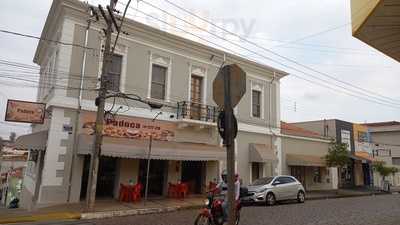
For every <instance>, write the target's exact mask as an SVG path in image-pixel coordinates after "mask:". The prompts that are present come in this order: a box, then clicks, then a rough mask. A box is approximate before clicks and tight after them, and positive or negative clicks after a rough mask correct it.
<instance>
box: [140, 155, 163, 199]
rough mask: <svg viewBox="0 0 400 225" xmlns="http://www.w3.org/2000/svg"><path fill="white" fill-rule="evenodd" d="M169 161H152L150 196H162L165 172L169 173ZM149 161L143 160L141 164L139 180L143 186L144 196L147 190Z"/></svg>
mask: <svg viewBox="0 0 400 225" xmlns="http://www.w3.org/2000/svg"><path fill="white" fill-rule="evenodd" d="M166 162H167V161H165V160H150V171H149V188H148V195H149V196H160V195H163V192H164V186H165V185H164V181H165V177H166V175H165V171H167V167H166V166H167V163H166ZM146 173H147V160H146V159H141V160H140V163H139V180H140V183H142V184H143V187H144V188H143V194H144V190H145V189H146Z"/></svg>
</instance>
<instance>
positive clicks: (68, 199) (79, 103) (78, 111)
mask: <svg viewBox="0 0 400 225" xmlns="http://www.w3.org/2000/svg"><path fill="white" fill-rule="evenodd" d="M91 22H92V21H91V20H90V19H88V21H87V23H88V24H87V27H86V31H85V45H84V47H85V48H84V49H83V57H82V69H81V74H80V80H79V87H80V88H79V96H78V109H77V111H76V112H77V114H76V118H75V124H74V127H73V129H74V143H73V148H72V157H71V167H70V170H69V180H68V196H67V201H68V202H70V201H71V190H72V174H73V169H74V162H75V159H76V153H77V151H78V143H77V139H78V136H79V133H78V126H79V122H80V114H81V111H82V91H83V90H82V89H83V79H84V77H85V75H84V73H85V69H86V57H87V52H86V51H87V50H86V46H87V45H88V39H89V38H88V36H89V29H90V25H91Z"/></svg>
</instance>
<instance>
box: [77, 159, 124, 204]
mask: <svg viewBox="0 0 400 225" xmlns="http://www.w3.org/2000/svg"><path fill="white" fill-rule="evenodd" d="M89 167H90V156H88V155H86V156H85V159H84V163H83V174H82V185H81V199H85V198H86V191H87V186H88V180H89ZM116 169H117V160H116V158H112V157H104V156H101V157H100V162H99V170H98V176H97V188H96V198H97V197H99V198H113V197H114V187H115V176H116Z"/></svg>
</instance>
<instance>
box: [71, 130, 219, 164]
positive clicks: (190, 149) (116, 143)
mask: <svg viewBox="0 0 400 225" xmlns="http://www.w3.org/2000/svg"><path fill="white" fill-rule="evenodd" d="M93 143H94V137H93V136H91V135H80V136H79V150H78V154H90V153H91V152H92V150H93ZM148 152H149V140H141V139H128V138H115V137H104V138H103V144H102V147H101V155H104V156H110V157H120V158H137V159H147V157H148ZM150 158H151V159H162V160H177V161H217V160H225V158H226V152H225V151H224V149H223V148H222V147H220V146H217V145H208V144H200V143H188V142H174V141H155V140H153V142H152V148H151V155H150Z"/></svg>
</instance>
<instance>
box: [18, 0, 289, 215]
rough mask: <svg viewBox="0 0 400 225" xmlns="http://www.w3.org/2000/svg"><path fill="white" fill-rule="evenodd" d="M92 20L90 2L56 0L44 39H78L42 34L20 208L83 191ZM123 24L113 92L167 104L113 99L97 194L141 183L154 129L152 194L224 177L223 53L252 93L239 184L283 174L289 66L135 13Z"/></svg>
mask: <svg viewBox="0 0 400 225" xmlns="http://www.w3.org/2000/svg"><path fill="white" fill-rule="evenodd" d="M88 19H89V14H88V5H86V4H85V3H83V2H81V1H77V0H56V1H54V2H53V4H52V6H51V9H50V12H49V14H48V17H47V20H46V23H45V25H44V28H43V32H42V38H43V39H50V40H56V41H60V42H64V43H74V44H75V46H67V45H62V44H55V43H54V42H46V41H40V42H39V45H38V47H37V50H36V54H35V57H34V62H35V63H37V64H38V65H40V68H41V73H40V82H41V83H40V85H39V86H40V88H39V91H38V96H37V101H38V102H43V103H46V107H47V112H48V115H47V116H46V119H45V123H44V124H42V125H33V127H32V130H33V133H32V134H30V135H26V136H24V137H20V138H19V139H18V142H19V144H21V145H23V146H25V148H26V149H29V150H30V154H31V155H32V156H33V157H30V158H32V160H30V161H29V163H28V168H27V172H26V174H25V177H24V185H23V197H24V198H23V199H22V202H21V205H22V206H23V207H26V208H31V207H33V206H44V205H51V204H59V203H65V202H78V201H81V200H83V199H84V198H85V195H86V186H87V179H88V168H89V159H90V154H91V151H92V143H93V136H92V134H93V124H94V121H95V110H96V107H95V104H94V100H95V97H96V96H97V91H96V90H95V89H96V88H97V87H98V78H99V75H100V71H101V61H102V51H101V49H102V48H103V43H104V37H103V34H102V28H104V24H103V23H102V22H93V23H92V24H91V26H90V28H89V29H87V25H88V24H87V20H88ZM124 31H126V32H128V33H129V35H125V34H122V35H121V37H120V39H119V41H118V44H117V46H116V50H115V55H114V56H113V66H112V67H113V69H112V71H111V75H109V76H110V77H109V78H110V83H111V84H112V85H110V89H112V91H114V92H122V93H126V94H134V95H136V96H139V97H140V98H141V99H143V100H146V101H151V102H158V103H162V104H163V105H164V107H163V108H162V109H161V110H150V109H149V107H148V106H147V105H146V104H143V103H138V102H134V101H129V100H126V101H125V100H123V99H115V102H114V101H113V99H109V100H108V101H107V104H106V109H114V112H115V111H116V110H117V109H118V116H117V117H116V118H115V120H112V119H107V120H106V126H105V130H104V134H105V138H104V141H103V145H102V157H101V160H100V167H99V178H98V180H99V183H98V184H101V185H97V196H98V197H104V198H117V197H118V192H119V187H120V184H128V183H133V184H135V183H142V184H144V183H145V177H146V175H145V174H146V173H145V171H146V159H147V157H148V149H149V137H150V135H153V137H154V138H153V139H154V142H153V145H152V152H151V154H150V157H151V159H152V160H151V167H150V176H149V180H150V183H149V192H150V195H151V196H166V195H167V190H168V186H169V184H174V183H177V182H180V181H182V182H186V183H188V185H189V192H190V193H193V194H196V193H201V192H203V191H204V189H205V188H206V187H207V185H208V184H209V182H210V181H214V182H215V181H217V180H218V179H219V174H220V172H221V170H222V169H224V168H225V162H224V161H225V155H226V152H225V150H224V149H223V148H222V146H221V143H222V141H221V139H220V138H219V135H218V132H217V129H216V116H217V114H218V108H217V107H216V104H215V103H214V101H213V100H212V82H213V80H214V78H215V76H216V74H217V72H218V69H219V68H220V65H221V64H222V62H223V60H224V59H225V60H226V61H225V64H231V63H236V64H238V65H240V66H241V67H242V68H243V69H244V70H245V71H246V73H247V83H246V88H247V92H246V94H245V96H244V97H243V99H242V100H241V102H240V103H239V104H238V106H237V107H236V108H235V114H236V117H237V118H238V127H239V132H238V136H237V139H236V142H235V146H236V156H237V159H238V160H237V162H236V168H237V171H238V172H239V173H240V176H241V178H242V180H243V183H244V184H248V183H250V182H251V181H252V180H253V179H256V178H258V177H262V176H270V175H273V174H281V173H282V170H283V165H282V164H281V163H280V162H281V160H280V159H281V157H282V154H281V137H280V129H279V128H278V127H279V121H280V104H279V102H280V79H281V78H282V77H284V76H286V75H287V74H286V73H285V72H282V71H279V70H277V69H274V68H272V67H269V66H266V65H262V64H259V63H256V62H253V61H249V60H247V59H244V58H241V57H238V56H236V55H232V54H230V53H227V52H223V51H221V50H218V49H215V48H212V47H209V46H206V45H203V44H200V43H197V42H193V41H191V40H188V39H184V38H182V37H179V36H175V35H172V34H170V33H166V32H164V31H161V30H158V29H155V28H152V27H150V26H147V25H144V24H142V23H138V22H135V21H132V20H127V21H126V22H125V23H124ZM79 46H87V47H88V49H87V50H86V51H84V49H83V48H82V47H79ZM81 82H82V83H81ZM44 84H45V85H44ZM80 87H83V90H80V89H81V88H80ZM79 108H81V109H82V110H79ZM159 112H162V114H159ZM156 115H158V117H157V119H156V120H155V121H152V119H153V118H154V117H155V116H156ZM100 182H101V183H100Z"/></svg>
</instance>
